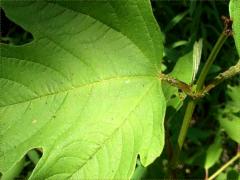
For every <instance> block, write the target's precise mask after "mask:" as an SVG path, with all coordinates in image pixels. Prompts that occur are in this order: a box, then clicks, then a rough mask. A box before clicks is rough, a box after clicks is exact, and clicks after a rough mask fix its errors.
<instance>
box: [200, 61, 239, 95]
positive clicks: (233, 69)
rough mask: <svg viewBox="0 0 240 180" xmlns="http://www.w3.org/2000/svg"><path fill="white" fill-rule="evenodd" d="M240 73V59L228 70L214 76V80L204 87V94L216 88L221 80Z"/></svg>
mask: <svg viewBox="0 0 240 180" xmlns="http://www.w3.org/2000/svg"><path fill="white" fill-rule="evenodd" d="M237 74H240V59H239V61H238V63H237V64H236V65H235V66H232V67H230V68H229V69H228V70H226V71H225V72H223V73H220V74H219V75H218V76H217V77H215V78H214V80H213V81H212V82H211V83H209V84H208V85H207V86H206V87H205V88H204V89H203V92H202V93H203V94H206V93H208V92H209V91H210V90H211V89H213V88H215V87H216V86H217V85H219V84H220V83H221V82H223V81H225V80H227V79H229V78H231V77H233V76H235V75H237Z"/></svg>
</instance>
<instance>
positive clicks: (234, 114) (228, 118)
mask: <svg viewBox="0 0 240 180" xmlns="http://www.w3.org/2000/svg"><path fill="white" fill-rule="evenodd" d="M239 92H240V86H234V87H230V86H229V87H228V90H227V94H228V95H229V96H230V97H231V101H229V102H227V103H226V106H225V108H224V109H223V110H221V111H220V113H219V115H218V120H219V122H220V125H221V127H222V128H223V129H224V130H225V131H226V133H227V134H228V135H229V137H230V138H231V139H233V140H234V141H236V142H238V143H240V131H239V129H240V104H239V99H240V94H239Z"/></svg>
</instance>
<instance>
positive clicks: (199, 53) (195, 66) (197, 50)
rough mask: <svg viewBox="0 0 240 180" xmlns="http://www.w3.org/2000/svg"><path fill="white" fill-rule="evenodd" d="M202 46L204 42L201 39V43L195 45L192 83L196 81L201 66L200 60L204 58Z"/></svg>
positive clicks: (197, 42)
mask: <svg viewBox="0 0 240 180" xmlns="http://www.w3.org/2000/svg"><path fill="white" fill-rule="evenodd" d="M202 45H203V40H202V39H200V40H199V41H196V42H195V43H194V45H193V70H192V71H193V75H192V82H193V81H194V80H195V78H196V75H197V72H198V68H199V65H200V60H201V56H202Z"/></svg>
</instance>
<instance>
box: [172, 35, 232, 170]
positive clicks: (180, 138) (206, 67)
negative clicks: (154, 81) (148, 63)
mask: <svg viewBox="0 0 240 180" xmlns="http://www.w3.org/2000/svg"><path fill="white" fill-rule="evenodd" d="M227 37H228V36H227V35H226V34H225V33H224V32H222V34H221V35H220V37H219V38H218V40H217V42H216V44H215V46H214V47H213V50H212V51H211V53H210V55H209V57H208V59H207V62H206V64H205V65H204V67H203V69H202V70H201V73H200V76H199V78H198V81H197V84H196V91H197V93H198V92H200V90H201V89H202V87H203V84H204V81H205V79H206V76H207V74H208V71H209V69H210V67H211V65H212V64H213V62H214V60H215V59H216V57H217V54H218V52H219V51H220V49H221V47H222V45H223V44H224V42H225V41H226V39H227ZM196 103H197V101H196V100H193V99H190V100H189V102H188V104H187V108H186V112H185V115H184V118H183V123H182V127H181V130H180V133H179V136H178V148H177V150H176V153H175V157H173V159H172V163H171V164H172V165H173V166H174V167H175V166H176V165H177V162H178V159H179V155H180V152H181V149H182V146H183V143H184V140H185V138H186V134H187V130H188V127H189V124H190V122H191V118H192V115H193V112H194V109H195V107H196Z"/></svg>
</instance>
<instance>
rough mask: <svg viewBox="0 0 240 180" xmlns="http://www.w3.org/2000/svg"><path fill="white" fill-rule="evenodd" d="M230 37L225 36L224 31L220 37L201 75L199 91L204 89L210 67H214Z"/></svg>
mask: <svg viewBox="0 0 240 180" xmlns="http://www.w3.org/2000/svg"><path fill="white" fill-rule="evenodd" d="M227 38H228V36H227V35H226V34H225V32H224V31H223V32H222V33H221V35H220V37H219V38H218V40H217V42H216V44H215V46H214V47H213V50H212V51H211V53H210V55H209V57H208V59H207V62H206V64H205V65H204V67H203V69H202V71H201V74H200V75H199V78H198V81H197V87H196V90H197V91H199V90H201V89H202V87H203V84H204V81H205V79H206V77H207V74H208V71H209V69H210V67H211V66H212V64H213V62H214V60H215V59H216V57H217V54H218V53H219V51H220V49H221V47H222V45H223V44H224V42H225V41H226V40H227Z"/></svg>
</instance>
